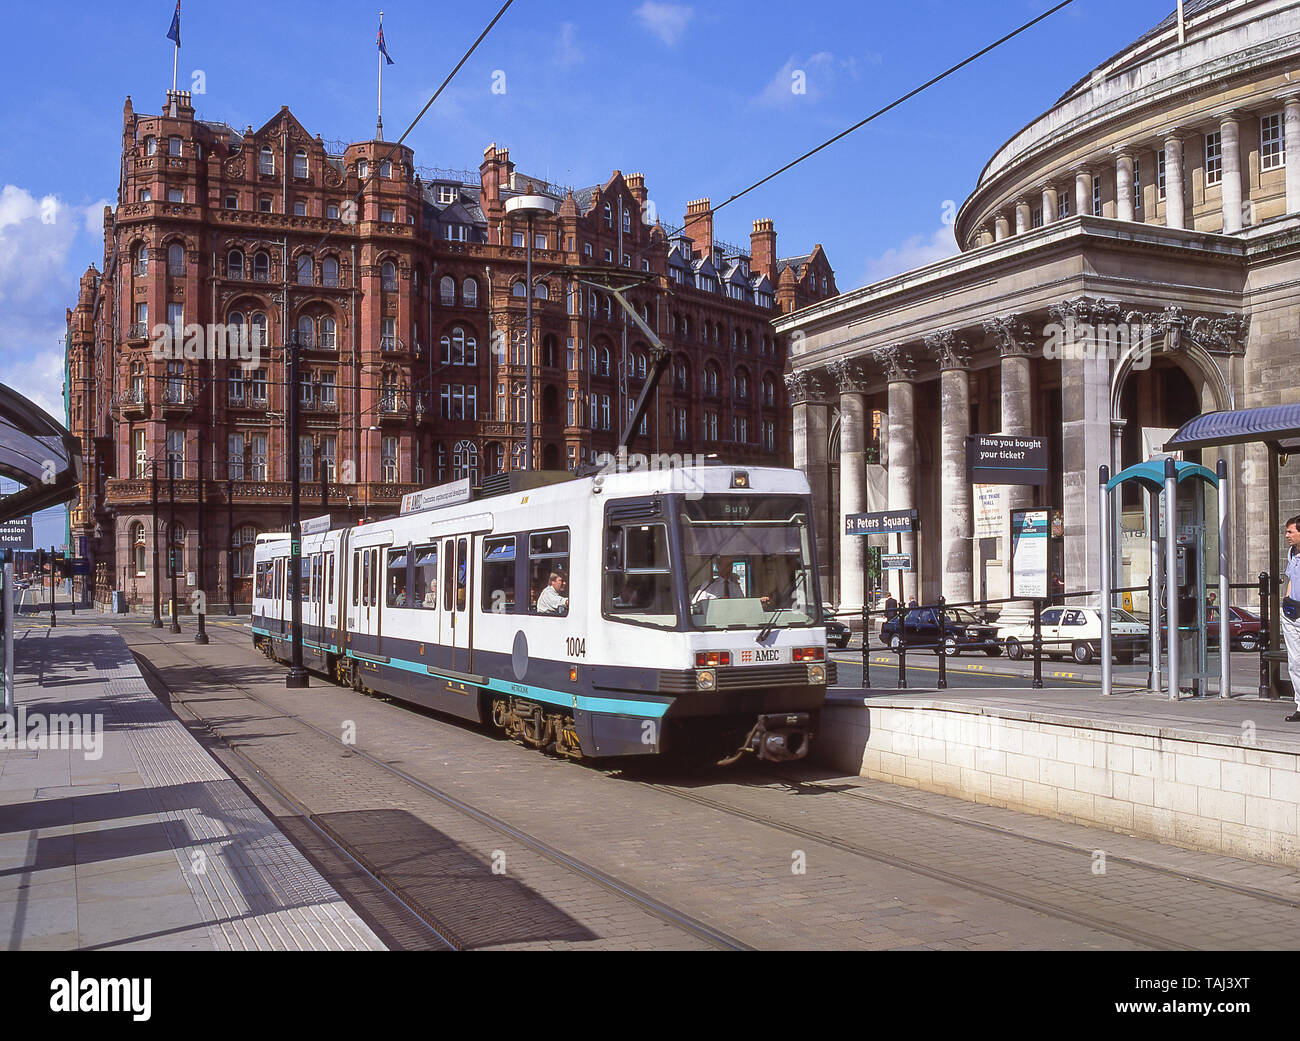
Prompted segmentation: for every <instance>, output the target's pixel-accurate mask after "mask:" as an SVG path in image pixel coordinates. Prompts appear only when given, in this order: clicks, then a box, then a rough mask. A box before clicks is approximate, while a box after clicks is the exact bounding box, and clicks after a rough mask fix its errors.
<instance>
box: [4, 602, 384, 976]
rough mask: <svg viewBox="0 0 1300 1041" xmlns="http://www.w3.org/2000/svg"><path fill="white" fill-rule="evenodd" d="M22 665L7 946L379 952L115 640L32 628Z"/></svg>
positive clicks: (7, 818) (17, 649)
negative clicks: (155, 692) (155, 693)
mask: <svg viewBox="0 0 1300 1041" xmlns="http://www.w3.org/2000/svg"><path fill="white" fill-rule="evenodd" d="M14 656H15V662H16V712H15V716H14V717H13V718H12V721H10V722H9V724H8V726H7V728H3V729H0V938H2V939H3V942H4V943H5V946H6V947H7V948H8V949H10V950H123V949H137V950H382V949H383V946H384V945H383V944H382V943H381V942H380V940H379V939H378V937H377V936H376V935H375V934H374V933H373V932H372V931H371V929H370V928H369V927H368V926H367V925H366V924H365V923H364V922H363V921H362V920H361V918H360V917H359V916H358V915H357V914H356V912H354V911H353V910H352V909H351V908H350V907H349V906H348V905H347V904H346V903H345V902H344V901H343V900H341V899H340V898H339V896H338V894H337V893H336V892H335V891H334V889H333V888H332V887H331V886H330V885H329V884H328V883H327V882H326V881H325V880H324V879H323V878H322V877H321V875H320V874H319V873H318V872H317V871H316V869H315V868H314V867H312V865H311V864H310V863H309V862H308V861H307V859H306V858H305V857H304V856H303V855H302V854H301V853H300V852H299V851H298V850H297V848H296V847H294V846H293V845H292V844H291V843H290V842H289V840H288V839H287V838H286V837H285V836H284V835H283V834H282V833H281V832H280V831H279V830H278V829H277V828H276V826H275V825H274V824H273V823H272V821H271V820H270V819H269V818H268V817H267V816H266V814H265V813H264V812H263V811H262V810H261V809H260V808H259V807H258V806H257V805H256V804H255V803H254V802H253V801H252V799H250V798H249V796H248V795H247V794H246V793H245V791H244V790H243V789H242V788H241V787H240V786H239V785H238V784H236V783H235V781H233V780H232V779H231V778H230V777H229V776H228V775H227V774H226V773H225V771H223V770H222V769H221V768H220V767H219V766H218V765H217V764H216V763H215V762H214V761H213V759H212V758H211V757H210V756H209V755H208V754H207V752H206V751H204V749H203V748H202V746H201V745H200V744H199V743H198V742H197V741H196V740H195V739H194V738H193V737H192V736H191V734H190V733H189V732H188V731H187V730H186V729H185V727H184V726H183V725H182V724H181V723H180V722H179V721H178V720H177V719H176V718H175V717H174V716H173V715H172V714H171V713H170V712H169V711H168V709H167V708H166V707H165V706H164V705H162V704H161V703H160V702H159V701H158V700H157V699H156V698H155V697H154V696H153V695H152V694H151V693H150V691H149V688H148V687H147V686H146V685H145V682H144V680H143V678H142V677H141V675H140V672H139V670H138V668H137V667H136V664H135V661H134V659H133V658H132V657H131V654H130V652H129V651H128V650H127V647H126V644H125V643H124V642H123V640H122V638H121V636H120V635H119V634H118V632H117V631H116V630H115V629H113V628H112V627H110V626H105V625H84V626H83V625H78V626H75V627H74V626H68V627H66V628H64V627H59V628H55V629H50V628H48V627H46V626H43V625H37V624H32V625H30V626H28V627H26V628H24V627H22V623H20V627H19V629H18V631H17V632H16V633H15V637H14ZM0 719H3V717H0ZM3 726H4V725H3V724H0V727H3Z"/></svg>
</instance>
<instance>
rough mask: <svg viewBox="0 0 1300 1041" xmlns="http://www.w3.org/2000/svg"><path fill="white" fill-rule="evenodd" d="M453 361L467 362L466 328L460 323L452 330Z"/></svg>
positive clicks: (457, 363) (456, 362)
mask: <svg viewBox="0 0 1300 1041" xmlns="http://www.w3.org/2000/svg"><path fill="white" fill-rule="evenodd" d="M451 363H452V364H453V365H464V364H465V330H464V329H462V328H461V327H460V326H459V325H458V326H456V328H454V329H453V330H452V331H451Z"/></svg>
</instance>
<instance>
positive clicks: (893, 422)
mask: <svg viewBox="0 0 1300 1041" xmlns="http://www.w3.org/2000/svg"><path fill="white" fill-rule="evenodd" d="M876 358H877V359H878V360H879V361H880V362H881V364H882V365H883V366H884V370H885V380H886V382H887V383H888V386H889V509H891V510H914V509H916V387H915V386H914V385H913V383H912V381H913V380H915V379H916V361H915V359H914V357H913V355H912V352H911V350H910V349H909V348H908V347H907V346H905V345H904V344H895V345H894V346H892V347H886V348H885V349H884V350H882V351H880V352H878V353H877V355H876ZM901 538H902V552H904V553H910V554H912V570H911V571H905V572H903V602H904V603H907V602H908V601H909V600H911V599H912V598H913V597H914V596H916V595H917V589H918V583H917V577H918V574H919V571H920V567H921V559H920V555H919V554H918V552H917V538H916V535H915V534H912V535H903V536H902V537H901ZM891 541H892V540H891Z"/></svg>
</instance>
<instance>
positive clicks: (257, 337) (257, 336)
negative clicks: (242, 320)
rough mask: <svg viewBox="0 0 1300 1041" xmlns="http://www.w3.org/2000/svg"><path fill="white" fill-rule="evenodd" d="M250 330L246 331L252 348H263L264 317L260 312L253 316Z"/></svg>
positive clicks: (264, 343)
mask: <svg viewBox="0 0 1300 1041" xmlns="http://www.w3.org/2000/svg"><path fill="white" fill-rule="evenodd" d="M251 325H252V328H251V329H249V331H248V340H249V342H250V343H251V344H252V345H253V346H254V347H265V346H266V344H267V339H266V315H264V314H263V313H262V312H261V311H258V312H256V313H255V314H254V315H253V320H252V323H251Z"/></svg>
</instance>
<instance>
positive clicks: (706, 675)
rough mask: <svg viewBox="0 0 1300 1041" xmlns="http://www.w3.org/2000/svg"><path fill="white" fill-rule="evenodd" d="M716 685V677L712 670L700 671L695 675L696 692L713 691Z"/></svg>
mask: <svg viewBox="0 0 1300 1041" xmlns="http://www.w3.org/2000/svg"><path fill="white" fill-rule="evenodd" d="M717 685H718V676H717V673H715V672H714V671H713V670H712V669H700V671H699V672H697V673H696V674H695V689H696V690H713V688H714V687H716V686H717Z"/></svg>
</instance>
